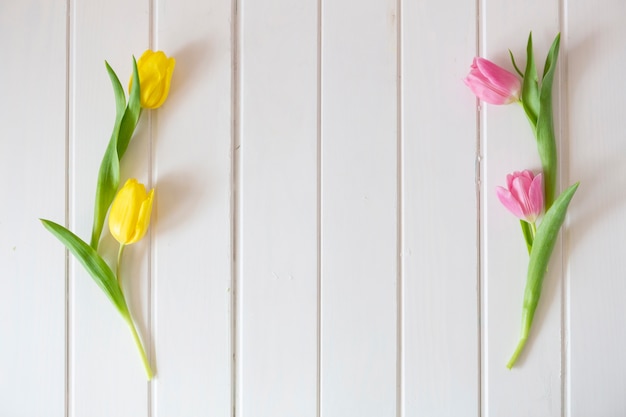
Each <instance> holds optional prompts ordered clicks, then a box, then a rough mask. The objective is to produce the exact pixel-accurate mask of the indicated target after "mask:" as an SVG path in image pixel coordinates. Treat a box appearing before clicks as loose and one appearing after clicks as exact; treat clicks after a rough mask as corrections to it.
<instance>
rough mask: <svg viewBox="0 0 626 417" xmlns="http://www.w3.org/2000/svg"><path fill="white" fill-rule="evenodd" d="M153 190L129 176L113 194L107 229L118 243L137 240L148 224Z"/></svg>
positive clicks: (142, 235)
mask: <svg viewBox="0 0 626 417" xmlns="http://www.w3.org/2000/svg"><path fill="white" fill-rule="evenodd" d="M153 196H154V190H150V192H149V193H146V187H144V185H143V184H141V183H139V182H137V180H136V179H134V178H131V179H129V180H128V181H126V184H124V186H123V187H122V189H121V190H120V191H119V192H118V193H117V195H116V196H115V200H113V204H112V205H111V212H110V213H109V230H111V234H112V235H113V237H114V238H115V240H117V241H118V242H119V243H121V244H123V245H129V244H131V243H135V242H137V241H139V240H140V239H141V238H142V237H144V235H145V234H146V231H147V230H148V226H149V225H150V212H151V211H152V197H153Z"/></svg>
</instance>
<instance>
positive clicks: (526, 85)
mask: <svg viewBox="0 0 626 417" xmlns="http://www.w3.org/2000/svg"><path fill="white" fill-rule="evenodd" d="M522 105H523V106H524V111H525V112H526V116H527V117H528V120H529V121H530V123H531V125H532V126H533V128H534V127H535V126H536V124H537V117H538V115H539V85H538V84H537V68H536V67H535V58H534V54H533V34H532V32H531V33H530V34H529V35H528V44H527V45H526V70H525V71H524V82H523V84H522Z"/></svg>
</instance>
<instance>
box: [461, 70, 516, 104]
mask: <svg viewBox="0 0 626 417" xmlns="http://www.w3.org/2000/svg"><path fill="white" fill-rule="evenodd" d="M463 81H464V82H465V85H467V86H468V87H469V89H470V90H472V93H474V95H475V96H476V97H478V98H479V99H481V100H482V101H484V102H485V103H489V104H496V105H501V104H509V103H510V102H511V100H510V97H509V95H508V94H506V93H504V94H503V93H502V92H501V91H498V90H494V88H493V87H492V86H491V85H489V84H487V83H485V81H484V80H483V79H482V78H481V77H479V76H477V75H476V74H469V75H468V76H467V77H466V78H465V79H464V80H463Z"/></svg>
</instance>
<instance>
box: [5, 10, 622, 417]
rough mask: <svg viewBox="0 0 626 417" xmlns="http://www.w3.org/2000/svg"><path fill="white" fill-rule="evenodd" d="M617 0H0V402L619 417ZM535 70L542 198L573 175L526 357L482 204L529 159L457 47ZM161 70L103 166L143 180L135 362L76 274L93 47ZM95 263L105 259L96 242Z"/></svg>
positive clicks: (105, 412) (83, 220)
mask: <svg viewBox="0 0 626 417" xmlns="http://www.w3.org/2000/svg"><path fill="white" fill-rule="evenodd" d="M624 16H626V6H625V5H624V4H623V2H622V1H620V0H599V1H598V2H595V3H593V4H590V3H589V2H586V1H584V0H568V1H567V2H565V1H563V0H549V1H547V2H545V1H544V2H542V1H539V0H530V1H528V2H517V3H516V2H501V1H496V0H481V1H480V2H478V3H476V2H469V3H468V2H465V1H462V0H452V1H450V2H419V1H418V2H415V1H406V0H378V1H374V0H363V1H357V0H333V1H325V0H302V1H298V2H289V1H287V0H263V1H256V0H216V1H212V2H206V1H202V0H177V1H176V2H172V1H168V0H131V1H123V0H111V1H108V2H99V1H95V0H63V1H59V0H50V1H43V0H25V1H13V2H11V1H4V2H0V52H1V53H2V57H3V65H2V67H1V68H2V70H1V71H0V73H1V75H2V76H1V77H0V178H1V179H0V194H1V195H2V196H3V197H2V203H1V204H0V294H2V302H0V415H1V416H5V415H6V416H9V417H31V416H39V415H45V416H52V417H87V416H88V417H105V416H106V417H109V416H116V417H131V416H132V417H166V416H171V415H176V416H181V417H187V416H188V417H192V416H193V417H196V416H208V415H210V416H221V417H257V416H259V417H261V416H262V417H265V416H271V417H280V416H285V417H287V416H289V417H291V416H303V417H317V416H320V417H345V416H353V415H354V416H359V417H370V416H371V417H399V416H402V417H420V416H468V417H478V416H482V417H499V416H507V417H516V416H519V417H522V416H523V417H527V416H545V417H586V416H590V415H594V416H595V415H597V416H602V417H604V416H607V417H608V416H621V415H624V414H626V401H625V400H624V396H623V391H624V389H625V388H626V378H625V377H624V375H626V360H625V359H624V355H623V354H622V352H623V350H624V349H625V347H626V337H624V334H625V333H624V332H625V330H624V329H625V326H626V323H625V320H624V317H625V315H626V310H625V308H624V300H625V299H626V295H625V294H626V288H625V285H624V280H623V277H622V276H623V275H624V271H625V270H626V264H625V262H626V261H624V256H623V255H622V252H623V251H624V247H625V245H624V235H625V232H626V217H625V216H624V213H625V212H626V200H625V199H624V197H623V194H624V193H623V192H622V191H621V190H623V189H624V187H625V185H626V181H625V180H624V178H626V172H625V168H624V164H623V159H624V157H625V156H626V145H625V144H626V141H625V140H624V134H623V131H624V128H623V125H624V117H623V116H622V115H623V114H624V112H625V111H626V99H625V98H624V97H625V96H626V95H625V94H624V90H625V89H626V87H624V86H623V82H622V78H623V75H622V74H623V73H624V71H625V70H626V52H624V47H623V46H624V39H626V29H624V25H623V20H624V19H623V17H624ZM531 30H532V31H533V35H534V40H535V53H536V61H537V63H538V67H539V69H540V71H541V69H542V68H543V63H544V59H545V54H546V52H547V50H548V48H549V45H550V43H551V42H552V40H553V38H554V36H555V35H556V33H557V32H559V31H561V32H562V34H563V37H562V45H561V56H560V59H559V64H558V70H557V71H558V73H557V78H556V82H555V85H554V102H555V120H556V122H557V126H556V128H557V129H556V130H557V137H558V147H559V156H560V167H561V169H560V180H559V186H560V189H563V188H564V187H565V186H566V185H569V184H571V183H573V182H575V181H580V182H581V186H580V188H579V190H578V192H577V194H576V196H575V197H574V199H573V201H572V204H571V206H570V209H569V216H568V220H567V222H566V226H565V229H564V232H563V233H562V241H561V242H560V243H559V244H558V245H557V248H556V250H555V252H554V254H553V259H552V263H551V264H550V266H549V273H548V276H547V277H546V281H545V283H544V291H543V294H542V299H541V302H540V305H539V309H538V310H537V316H536V319H535V323H534V326H533V329H532V332H531V339H530V340H529V343H528V345H527V348H526V351H525V352H524V354H523V355H522V356H521V358H520V361H519V363H518V366H517V367H515V368H514V369H513V370H512V371H508V370H507V369H506V367H505V364H506V362H507V360H508V359H509V357H510V355H511V354H512V352H513V349H514V347H515V345H516V343H517V338H518V335H519V330H520V329H519V325H520V319H521V309H522V296H523V291H524V285H525V279H526V268H527V262H528V256H527V253H526V248H525V246H524V243H523V240H522V236H521V231H520V228H519V223H518V221H517V220H516V219H515V218H513V217H512V216H511V215H510V214H509V213H508V212H507V211H506V210H505V209H504V208H503V207H502V206H501V204H500V203H499V201H498V200H497V197H496V195H495V191H494V189H495V187H496V186H497V185H503V184H504V182H505V178H506V174H508V173H510V172H512V171H516V170H522V169H533V170H536V171H537V170H539V169H540V161H539V158H538V155H537V150H536V146H535V142H534V139H533V135H532V132H531V130H530V127H529V124H528V122H527V121H526V120H525V116H524V113H523V111H522V109H521V108H519V107H518V106H515V105H512V106H492V105H487V104H484V103H477V102H476V100H475V98H474V97H473V95H472V94H471V92H469V91H468V89H467V88H466V87H465V86H464V85H463V83H462V79H463V77H464V76H465V75H466V73H467V72H468V70H469V66H470V64H471V60H472V57H473V56H474V55H477V54H478V55H481V56H483V57H485V58H488V59H491V60H493V61H495V62H496V63H498V64H500V65H501V66H503V67H505V68H508V69H510V70H512V66H511V65H510V61H509V56H508V49H511V50H512V51H513V53H514V54H515V56H516V57H517V59H518V63H520V64H521V65H524V64H525V62H524V61H525V46H526V37H527V36H528V33H529V31H531ZM149 47H152V48H154V49H161V50H164V51H165V52H166V53H168V54H169V55H172V56H174V57H175V58H176V59H177V67H176V70H175V74H174V78H173V80H172V89H171V94H170V97H169V98H168V100H167V102H166V103H165V106H164V107H163V108H161V109H159V110H157V111H144V113H143V116H142V119H141V122H140V124H139V127H138V129H137V132H136V135H135V137H134V139H133V141H132V142H131V145H130V147H129V149H128V152H127V154H126V156H125V157H124V160H123V162H122V177H123V178H124V179H125V178H127V177H129V176H134V177H137V178H138V179H139V180H141V181H142V182H145V183H147V184H149V186H154V187H156V201H155V206H154V214H153V223H152V227H151V229H150V230H151V231H150V235H149V236H148V237H147V238H146V239H144V240H142V241H141V242H140V243H138V244H136V245H133V246H132V247H129V248H128V249H127V251H126V255H125V261H124V267H123V277H124V281H125V289H126V292H127V293H128V294H129V296H130V299H131V302H130V303H131V305H132V311H133V314H134V315H135V316H136V317H137V320H138V322H139V328H140V331H141V334H142V336H143V338H144V340H145V341H146V343H147V344H148V346H149V351H150V356H151V360H152V363H153V365H154V367H155V370H156V374H157V376H156V379H155V380H154V381H153V382H152V383H146V380H145V377H144V374H143V369H142V367H141V363H140V360H139V357H138V354H137V352H136V349H135V346H134V345H133V342H132V338H131V335H130V334H129V332H128V329H127V328H126V326H125V324H124V322H123V321H122V320H121V319H120V318H119V317H118V314H117V313H116V311H115V310H114V309H113V307H112V306H111V305H110V302H109V301H108V300H107V299H106V297H105V296H104V295H103V294H102V292H101V291H100V289H99V288H98V287H97V286H96V285H94V283H93V282H92V280H91V278H90V277H89V276H88V275H87V274H86V273H85V272H84V271H83V269H82V267H81V266H80V265H79V264H78V263H77V262H76V261H75V260H74V259H73V258H72V257H68V256H67V254H66V253H65V252H64V250H63V247H62V245H61V244H60V243H59V242H57V241H56V240H54V238H53V237H51V236H50V235H49V234H47V233H46V231H45V230H44V229H43V228H42V227H41V225H40V224H39V223H38V222H37V218H39V217H45V218H49V219H51V220H55V221H57V222H60V223H67V224H68V225H69V227H70V228H71V229H72V230H73V231H75V232H76V233H77V234H78V235H80V236H82V237H84V238H88V236H89V233H90V228H91V222H92V215H93V201H94V193H95V185H96V177H97V172H98V166H99V164H100V160H101V158H102V155H103V152H104V149H105V147H106V144H107V141H108V140H109V135H110V133H111V129H112V127H113V119H114V111H115V109H114V98H113V93H112V89H111V84H110V81H109V78H108V76H107V73H106V70H105V67H104V60H105V59H106V60H107V61H108V62H109V63H110V64H111V66H112V67H113V68H114V69H115V70H116V71H117V73H118V75H119V76H120V79H121V81H122V84H123V85H124V86H125V85H126V82H127V80H128V78H129V75H130V73H131V68H132V67H131V62H132V61H131V55H133V54H134V55H135V56H139V55H140V54H141V53H142V52H143V51H144V50H145V49H147V48H149ZM102 245H103V248H104V249H105V251H106V253H107V256H109V257H111V258H112V257H114V255H115V252H116V250H117V247H116V244H115V242H113V241H112V239H110V238H105V239H104V240H103V243H102Z"/></svg>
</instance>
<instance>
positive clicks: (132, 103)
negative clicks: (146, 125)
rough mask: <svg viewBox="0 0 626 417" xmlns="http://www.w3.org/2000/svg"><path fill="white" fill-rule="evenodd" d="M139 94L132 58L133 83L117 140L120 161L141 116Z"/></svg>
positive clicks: (136, 72)
mask: <svg viewBox="0 0 626 417" xmlns="http://www.w3.org/2000/svg"><path fill="white" fill-rule="evenodd" d="M139 93H140V84H139V72H138V71H137V61H136V60H135V58H134V57H133V82H132V87H131V89H130V94H129V97H128V106H127V107H126V112H125V113H124V117H123V118H122V124H121V125H120V133H119V136H118V139H117V155H118V157H119V160H120V161H121V160H122V157H124V153H126V149H127V148H128V144H129V143H130V139H131V138H132V136H133V133H134V132H135V128H136V127H137V122H138V121H139V116H140V115H141V99H140V95H139Z"/></svg>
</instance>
